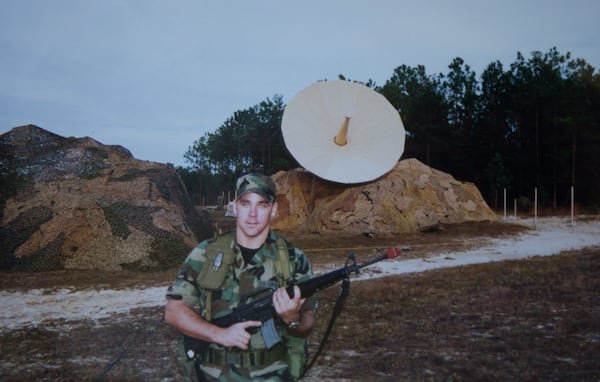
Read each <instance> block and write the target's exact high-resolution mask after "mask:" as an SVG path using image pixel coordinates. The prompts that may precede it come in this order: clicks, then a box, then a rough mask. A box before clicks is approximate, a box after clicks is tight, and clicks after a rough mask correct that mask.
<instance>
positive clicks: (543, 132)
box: [178, 48, 600, 208]
mask: <svg viewBox="0 0 600 382" xmlns="http://www.w3.org/2000/svg"><path fill="white" fill-rule="evenodd" d="M448 69H449V70H448V73H445V74H443V73H439V74H433V75H432V74H428V73H427V72H426V69H425V67H424V66H417V67H408V66H406V65H401V66H399V67H397V68H396V69H395V70H394V71H393V75H392V77H391V78H390V79H389V80H387V81H386V82H385V84H384V85H383V86H377V85H375V84H374V83H373V82H372V81H371V80H369V81H367V83H366V85H367V86H369V87H371V88H373V89H374V90H376V91H378V92H380V93H381V94H383V95H384V96H385V97H386V98H387V99H388V100H389V101H390V103H392V105H393V106H394V107H395V108H397V109H398V110H399V111H400V114H401V117H402V120H403V122H404V127H405V129H406V131H407V137H406V145H405V151H404V155H403V158H410V157H414V158H417V159H419V160H420V161H422V162H423V163H425V164H427V165H429V166H431V167H434V168H436V169H439V170H442V171H445V172H448V173H450V174H452V175H453V176H455V177H456V178H457V179H459V180H464V181H470V182H473V183H475V184H476V185H477V187H478V188H479V189H480V190H481V192H482V194H483V195H484V197H485V198H486V200H487V201H488V203H489V204H490V206H492V207H498V206H499V203H501V200H502V193H503V189H504V188H506V189H507V194H508V198H509V200H512V199H513V198H520V197H526V198H529V199H530V200H533V195H534V189H535V188H536V187H537V189H538V198H539V203H540V205H542V206H546V207H552V208H558V207H560V206H565V205H569V203H570V188H571V186H574V187H575V189H576V191H575V195H576V201H577V202H578V203H580V204H582V205H583V206H594V205H596V206H597V205H598V204H599V202H600V196H599V195H598V193H597V190H598V189H599V188H600V155H599V154H600V152H599V151H600V149H599V148H600V74H599V73H598V72H597V71H596V69H595V68H593V67H592V66H591V65H589V64H588V63H587V62H586V61H585V60H583V59H572V58H571V55H570V53H567V54H561V53H559V52H558V51H557V50H556V48H552V49H550V50H549V51H548V52H547V53H541V52H533V53H531V57H530V58H528V59H526V58H525V57H524V56H523V55H522V54H521V53H518V54H517V59H516V61H515V62H513V63H512V64H511V65H510V66H509V67H508V68H504V67H503V65H502V63H500V62H492V63H490V64H489V65H488V66H487V67H486V69H485V70H484V71H483V73H482V74H481V75H480V76H479V77H478V76H477V75H476V73H475V72H474V71H473V70H471V68H470V67H469V65H467V64H466V63H465V62H464V61H463V60H462V59H461V58H459V57H457V58H455V59H454V60H453V61H452V62H451V64H450V65H449V66H448ZM340 78H341V79H345V78H344V77H343V76H341V75H340ZM307 85H308V84H307ZM284 108H285V105H284V104H283V102H282V97H281V96H274V97H273V99H272V100H271V99H268V98H267V100H266V101H263V102H261V103H260V104H259V105H256V106H253V107H251V108H249V109H246V110H242V111H237V112H235V113H234V114H233V116H232V117H231V118H229V119H228V120H227V121H225V123H223V125H221V126H220V127H219V128H218V129H217V130H216V131H215V132H214V133H207V134H205V135H204V136H202V137H200V138H199V139H198V140H197V141H195V142H194V144H193V145H192V146H190V148H189V150H188V151H187V152H186V154H185V159H186V161H187V163H189V164H190V167H188V168H179V169H178V170H179V172H180V174H181V175H182V178H183V180H184V182H185V184H186V186H187V187H188V191H189V192H190V196H191V197H192V199H193V200H194V202H195V203H204V204H216V203H217V200H218V199H217V198H218V196H221V195H222V193H223V192H227V190H231V189H232V184H233V181H234V179H235V178H236V177H237V176H238V175H240V174H241V173H243V172H246V171H249V170H260V171H263V172H265V173H267V174H273V173H275V172H277V171H279V170H288V169H291V168H294V167H296V166H297V163H296V162H295V160H294V159H293V158H292V157H291V156H290V154H289V152H288V151H287V149H286V147H285V144H284V142H283V139H282V136H281V118H282V115H283V110H284ZM226 196H227V195H225V197H226Z"/></svg>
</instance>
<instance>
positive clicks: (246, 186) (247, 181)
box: [235, 174, 277, 202]
mask: <svg viewBox="0 0 600 382" xmlns="http://www.w3.org/2000/svg"><path fill="white" fill-rule="evenodd" d="M235 189H236V194H237V197H238V198H239V197H240V196H242V195H243V194H245V193H246V192H256V193H258V194H261V195H262V196H264V197H265V198H267V200H268V201H269V202H272V201H274V200H275V195H277V186H276V185H275V181H273V179H271V178H270V177H268V176H266V175H262V174H246V175H242V176H240V177H239V178H238V180H237V182H236V187H235Z"/></svg>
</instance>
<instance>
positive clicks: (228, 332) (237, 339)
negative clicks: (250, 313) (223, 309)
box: [219, 321, 262, 350]
mask: <svg viewBox="0 0 600 382" xmlns="http://www.w3.org/2000/svg"><path fill="white" fill-rule="evenodd" d="M261 325H262V323H261V322H260V321H243V322H238V323H236V324H233V325H231V326H230V327H228V328H225V329H224V332H223V336H222V337H221V338H220V341H219V344H220V345H222V346H224V347H228V348H232V347H236V348H239V349H242V350H248V344H249V343H250V337H252V336H251V334H250V333H248V332H247V331H246V329H248V328H255V327H260V326H261Z"/></svg>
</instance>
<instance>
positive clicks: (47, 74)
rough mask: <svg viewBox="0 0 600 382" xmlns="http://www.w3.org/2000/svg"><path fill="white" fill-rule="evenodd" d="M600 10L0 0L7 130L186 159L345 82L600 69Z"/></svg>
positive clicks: (536, 3)
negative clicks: (32, 128)
mask: <svg viewBox="0 0 600 382" xmlns="http://www.w3.org/2000/svg"><path fill="white" fill-rule="evenodd" d="M599 15H600V1H598V0H564V1H562V0H561V1H558V0H556V1H554V0H502V1H485V0H454V1H450V0H447V1H442V0H437V1H428V0H420V1H414V0H413V1H401V0H370V1H367V0H363V1H358V0H331V1H328V0H302V1H285V0H239V1H227V0H222V1H211V2H209V1H203V0H185V1H184V0H181V1H178V0H171V1H167V0H162V1H159V0H130V1H127V0H114V1H112V0H95V1H94V0H0V133H4V132H6V131H8V130H10V129H11V128H13V127H16V126H20V125H24V124H29V123H32V124H36V125H38V126H40V127H42V128H45V129H47V130H50V131H52V132H54V133H57V134H60V135H62V136H66V137H69V136H73V137H84V136H90V137H92V138H94V139H96V140H98V141H100V142H101V143H104V144H119V145H122V146H125V147H126V148H128V149H129V150H130V151H131V152H132V153H133V155H134V156H135V157H136V158H139V159H143V160H150V161H155V162H163V163H165V162H169V163H173V164H176V165H185V163H184V161H183V154H184V152H185V151H186V150H187V149H188V147H189V146H190V145H191V144H192V143H193V142H194V141H195V140H196V139H198V138H199V137H201V136H202V135H204V133H205V132H208V131H215V130H216V129H217V128H218V127H219V126H220V125H221V124H222V123H223V122H224V121H225V120H226V119H227V118H229V117H230V116H232V114H233V113H234V112H235V111H237V110H242V109H246V108H248V107H251V106H253V105H256V104H258V103H260V102H261V101H263V100H265V99H266V98H267V97H269V98H272V97H273V95H275V94H279V95H282V96H283V100H284V102H285V103H287V102H289V101H290V100H291V99H292V98H293V96H294V95H295V94H296V93H297V92H298V91H300V90H302V89H303V88H305V87H307V86H309V85H310V84H312V83H314V82H315V81H318V80H321V79H337V76H338V74H343V75H345V76H346V77H347V78H351V79H353V80H359V81H367V80H369V79H372V80H373V81H375V82H376V83H377V84H378V85H383V84H384V83H385V81H386V80H388V79H389V78H390V77H391V76H392V74H393V71H394V69H395V68H397V67H398V66H400V65H403V64H406V65H409V66H416V65H420V64H422V65H424V66H425V67H426V69H427V72H428V73H429V74H434V73H440V72H442V73H446V72H447V66H448V65H449V64H450V62H451V61H452V60H453V58H455V57H462V58H463V59H464V60H465V63H466V64H468V65H469V66H470V67H471V68H472V69H474V70H475V72H476V73H477V75H480V74H481V72H482V71H483V69H485V67H486V66H487V65H488V64H489V63H491V62H492V61H495V60H499V61H501V62H502V63H503V64H504V65H505V66H506V67H507V66H508V65H510V64H511V63H512V62H514V61H515V60H516V56H517V52H521V53H522V54H523V55H525V57H526V58H529V57H530V53H531V52H532V51H536V50H537V51H541V52H543V53H546V52H548V51H549V50H550V49H551V48H552V47H556V48H557V49H558V51H559V53H562V54H566V53H567V52H571V54H572V56H573V57H574V58H583V59H585V60H586V61H587V62H588V63H590V64H591V65H592V66H594V67H595V68H596V69H597V70H598V69H600V26H599V25H600V22H599V21H598V17H599Z"/></svg>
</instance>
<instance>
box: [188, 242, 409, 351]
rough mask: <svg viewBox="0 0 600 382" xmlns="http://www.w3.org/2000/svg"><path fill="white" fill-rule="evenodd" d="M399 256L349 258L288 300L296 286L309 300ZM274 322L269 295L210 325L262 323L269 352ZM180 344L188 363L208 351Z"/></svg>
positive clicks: (201, 344)
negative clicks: (296, 291)
mask: <svg viewBox="0 0 600 382" xmlns="http://www.w3.org/2000/svg"><path fill="white" fill-rule="evenodd" d="M399 254H400V250H399V249H397V248H389V249H387V250H386V251H385V252H384V253H382V254H381V255H379V256H377V257H375V258H373V259H371V260H368V261H366V262H364V263H362V264H356V261H355V258H354V255H353V254H350V255H349V256H348V260H347V262H346V265H345V266H343V267H341V268H338V269H335V270H333V271H331V272H327V273H325V274H322V275H319V276H316V277H313V278H311V279H309V280H307V281H304V282H301V283H298V284H292V285H290V286H288V287H287V288H286V291H287V293H288V295H289V296H290V298H292V297H294V286H295V285H297V286H298V287H299V288H300V292H301V295H302V297H303V298H306V297H310V296H312V295H314V294H316V293H318V292H319V291H321V290H323V289H327V288H329V287H331V286H333V285H335V284H336V283H338V282H339V281H342V280H344V279H346V278H348V277H350V275H351V274H352V273H354V274H358V273H359V271H360V269H362V268H364V267H367V266H369V265H372V264H374V263H377V262H379V261H382V260H386V259H392V258H394V257H396V256H398V255H399ZM274 318H277V314H276V312H275V308H274V307H273V292H272V291H271V292H270V293H268V295H267V296H264V297H261V298H258V299H256V300H254V301H252V302H249V303H246V304H242V305H239V306H238V307H236V308H234V309H233V311H232V312H231V313H229V314H227V315H225V316H222V317H218V318H215V319H213V320H211V321H210V322H211V323H212V324H214V325H217V326H219V327H221V328H226V327H229V326H231V325H233V324H235V323H238V322H243V321H261V322H262V323H263V325H262V327H261V329H262V331H263V337H265V343H266V345H267V348H271V347H272V346H274V345H275V344H277V343H278V342H279V341H281V337H279V335H278V334H277V332H275V331H274V330H273V329H274V326H273V325H274V322H273V321H272V320H273V319H274ZM183 344H184V347H185V352H186V355H187V357H188V358H189V359H194V358H195V357H196V355H198V354H200V353H201V352H202V351H204V350H206V349H207V348H208V345H209V343H208V342H206V341H201V340H198V339H196V338H193V337H189V336H185V335H184V338H183Z"/></svg>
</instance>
